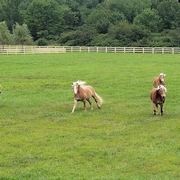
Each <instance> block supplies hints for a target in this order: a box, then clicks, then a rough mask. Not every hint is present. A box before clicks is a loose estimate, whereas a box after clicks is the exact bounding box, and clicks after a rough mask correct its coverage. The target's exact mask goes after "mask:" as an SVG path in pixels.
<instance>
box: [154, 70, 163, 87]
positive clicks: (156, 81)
mask: <svg viewBox="0 0 180 180" xmlns="http://www.w3.org/2000/svg"><path fill="white" fill-rule="evenodd" d="M165 76H166V74H163V73H160V74H159V77H155V78H154V79H153V85H154V87H157V86H159V85H163V86H165V83H164V77H165Z"/></svg>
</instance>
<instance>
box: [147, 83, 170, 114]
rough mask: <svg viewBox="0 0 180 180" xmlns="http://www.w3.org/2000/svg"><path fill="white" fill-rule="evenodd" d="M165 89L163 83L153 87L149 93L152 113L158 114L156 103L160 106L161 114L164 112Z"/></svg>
mask: <svg viewBox="0 0 180 180" xmlns="http://www.w3.org/2000/svg"><path fill="white" fill-rule="evenodd" d="M166 91H167V89H166V88H165V87H164V86H163V85H159V86H158V87H156V88H153V89H152V91H151V94H150V99H151V101H152V103H153V111H154V115H156V114H158V105H160V107H161V116H162V115H163V114H164V110H163V105H164V103H165V99H166Z"/></svg>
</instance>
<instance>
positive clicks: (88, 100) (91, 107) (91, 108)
mask: <svg viewBox="0 0 180 180" xmlns="http://www.w3.org/2000/svg"><path fill="white" fill-rule="evenodd" d="M86 100H87V101H88V102H89V104H90V106H91V110H93V107H92V102H91V101H90V99H86Z"/></svg>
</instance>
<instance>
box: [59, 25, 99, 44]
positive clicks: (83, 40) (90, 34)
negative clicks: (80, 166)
mask: <svg viewBox="0 0 180 180" xmlns="http://www.w3.org/2000/svg"><path fill="white" fill-rule="evenodd" d="M95 35H96V30H95V29H94V28H93V27H91V26H88V25H83V26H81V27H79V28H78V29H77V30H76V31H70V32H68V33H62V34H61V39H60V43H62V44H65V45H69V46H85V45H90V43H91V41H92V39H93V38H94V36H95Z"/></svg>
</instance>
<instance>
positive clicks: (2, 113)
mask: <svg viewBox="0 0 180 180" xmlns="http://www.w3.org/2000/svg"><path fill="white" fill-rule="evenodd" d="M179 69H180V57H179V55H178V54H176V55H171V54H111V53H108V54H106V53H66V54H54V55H49V54H46V55H8V56H6V55H1V56H0V84H1V91H2V94H1V95H0V179H3V180H17V179H20V180H21V179H22V180H26V179H27V180H55V179H56V180H57V179H59V180H74V179H75V180H77V179H78V180H83V179H84V180H89V179H90V180H118V179H120V180H127V179H128V180H129V179H130V180H145V179H147V180H149V179H153V180H159V179H163V180H172V179H180V173H179V169H180V143H179V140H180V93H179V92H180V81H179V77H180V70H179ZM160 72H163V73H166V74H167V76H166V77H165V81H166V87H167V99H166V102H165V105H164V110H165V113H164V116H160V115H157V116H154V115H153V109H152V104H151V101H150V98H149V95H150V92H151V89H152V87H153V86H152V79H153V77H155V76H158V75H159V73H160ZM77 80H84V81H86V82H87V84H89V85H92V86H93V87H94V88H95V90H96V92H97V93H98V94H99V95H100V96H101V97H102V98H103V99H104V104H103V105H102V108H101V109H100V110H99V109H98V108H97V107H96V104H95V102H94V101H93V100H92V101H93V106H94V110H90V107H89V105H88V104H87V111H86V112H85V111H84V110H83V104H82V103H81V102H79V103H78V105H77V108H76V109H75V112H74V113H73V114H71V113H70V112H71V110H72V106H73V92H72V89H71V83H72V82H73V81H77Z"/></svg>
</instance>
